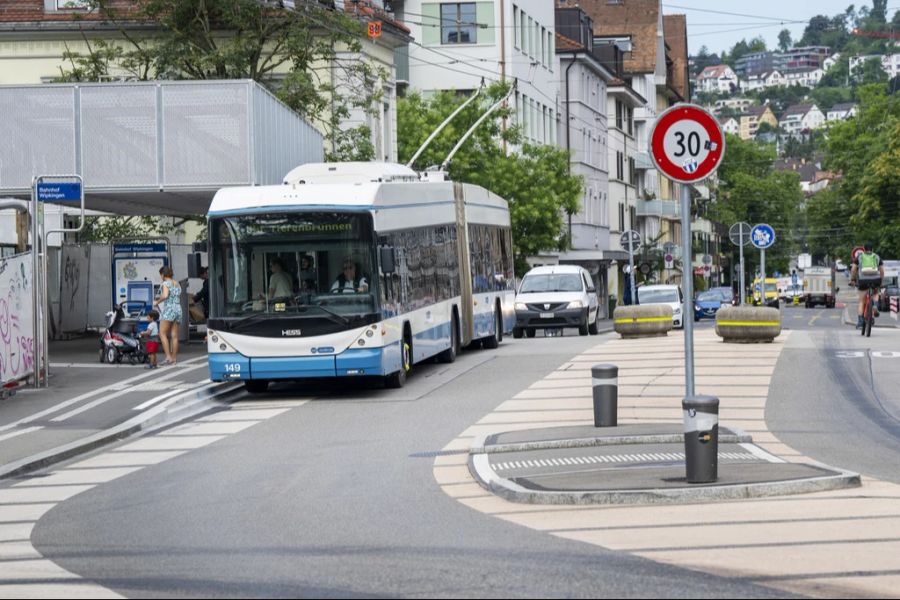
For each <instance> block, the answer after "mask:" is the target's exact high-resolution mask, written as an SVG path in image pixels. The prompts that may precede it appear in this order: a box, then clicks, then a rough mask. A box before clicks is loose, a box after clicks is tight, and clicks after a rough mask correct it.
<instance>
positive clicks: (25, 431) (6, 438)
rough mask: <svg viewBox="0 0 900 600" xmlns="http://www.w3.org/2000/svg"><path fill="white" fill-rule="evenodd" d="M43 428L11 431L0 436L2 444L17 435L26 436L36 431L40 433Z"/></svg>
mask: <svg viewBox="0 0 900 600" xmlns="http://www.w3.org/2000/svg"><path fill="white" fill-rule="evenodd" d="M41 429H43V427H26V428H25V429H20V430H18V431H11V432H9V433H4V434H3V435H0V442H3V441H6V440H8V439H10V438H14V437H16V436H17V435H24V434H26V433H33V432H35V431H40V430H41Z"/></svg>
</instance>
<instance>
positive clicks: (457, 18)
mask: <svg viewBox="0 0 900 600" xmlns="http://www.w3.org/2000/svg"><path fill="white" fill-rule="evenodd" d="M475 42H476V38H475V3H474V2H465V3H462V2H460V3H455V2H454V3H447V4H441V43H443V44H474V43H475Z"/></svg>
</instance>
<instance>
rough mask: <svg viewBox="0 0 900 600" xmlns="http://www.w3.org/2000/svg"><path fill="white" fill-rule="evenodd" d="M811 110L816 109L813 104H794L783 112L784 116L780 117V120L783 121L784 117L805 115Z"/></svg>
mask: <svg viewBox="0 0 900 600" xmlns="http://www.w3.org/2000/svg"><path fill="white" fill-rule="evenodd" d="M813 108H817V107H816V105H815V104H794V105H793V106H791V107H789V108H788V109H787V110H786V111H784V114H783V115H781V118H782V119H784V118H785V117H790V116H793V115H806V113H808V112H809V111H811V110H812V109H813Z"/></svg>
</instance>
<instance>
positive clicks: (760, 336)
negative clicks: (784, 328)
mask: <svg viewBox="0 0 900 600" xmlns="http://www.w3.org/2000/svg"><path fill="white" fill-rule="evenodd" d="M716 333H717V334H718V336H719V337H720V338H722V339H723V340H724V341H725V342H729V343H735V344H754V343H768V342H772V341H774V340H775V338H777V337H778V336H779V335H781V311H780V310H778V309H777V308H770V307H766V306H723V307H722V308H720V309H719V311H718V312H717V313H716Z"/></svg>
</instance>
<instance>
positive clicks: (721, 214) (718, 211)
mask: <svg viewBox="0 0 900 600" xmlns="http://www.w3.org/2000/svg"><path fill="white" fill-rule="evenodd" d="M726 137H727V139H726V141H725V147H726V151H725V156H724V158H723V159H722V165H721V166H720V167H719V170H718V173H717V175H718V179H719V182H718V190H717V195H716V198H717V201H716V202H715V203H714V204H712V205H711V206H710V207H709V214H710V216H711V217H712V220H713V221H717V222H719V223H724V224H725V225H726V226H730V225H731V224H732V223H736V222H738V221H746V222H748V223H769V224H770V225H772V226H773V227H774V228H775V229H776V231H778V232H781V233H783V234H784V235H781V236H779V237H780V239H782V240H784V242H783V243H779V244H778V245H777V246H776V248H775V249H773V250H772V251H771V253H769V252H767V254H766V262H767V264H771V265H772V268H777V269H785V268H787V264H788V260H789V258H790V256H791V252H792V250H794V248H793V246H792V244H791V243H790V242H789V241H788V240H790V239H791V237H792V236H791V235H790V234H789V232H791V231H792V230H793V228H794V227H795V225H796V217H797V210H798V208H799V207H800V205H801V203H802V200H803V193H802V191H801V189H800V178H799V176H798V175H797V174H796V173H788V172H778V171H774V172H773V171H772V161H773V160H774V158H775V152H774V150H773V149H772V148H771V147H768V146H763V145H760V144H757V143H756V142H754V141H752V140H751V141H745V140H742V139H741V138H739V137H737V136H733V135H727V136H726Z"/></svg>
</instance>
